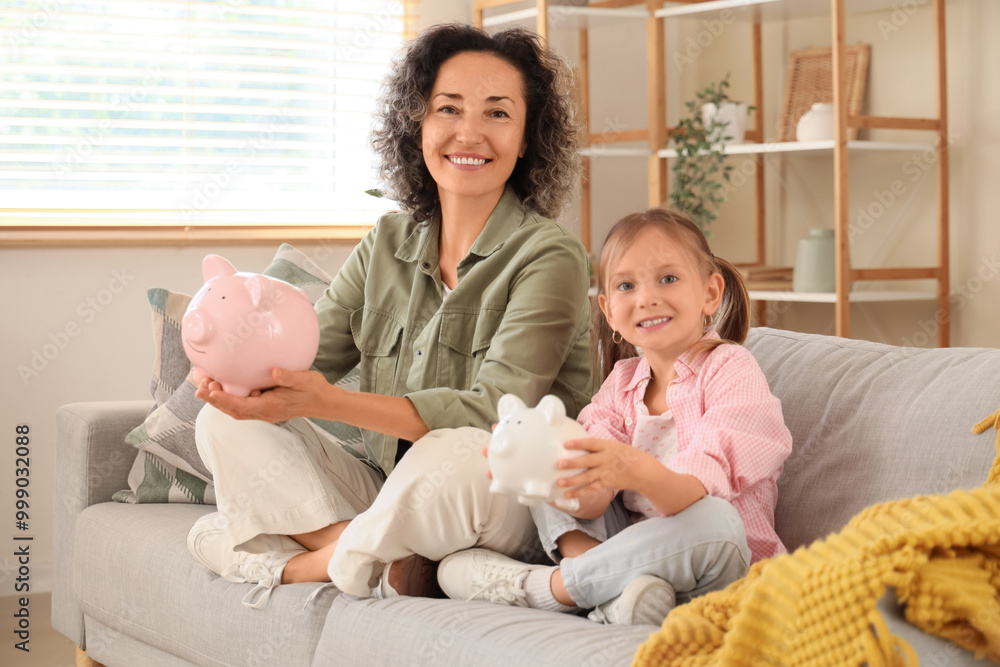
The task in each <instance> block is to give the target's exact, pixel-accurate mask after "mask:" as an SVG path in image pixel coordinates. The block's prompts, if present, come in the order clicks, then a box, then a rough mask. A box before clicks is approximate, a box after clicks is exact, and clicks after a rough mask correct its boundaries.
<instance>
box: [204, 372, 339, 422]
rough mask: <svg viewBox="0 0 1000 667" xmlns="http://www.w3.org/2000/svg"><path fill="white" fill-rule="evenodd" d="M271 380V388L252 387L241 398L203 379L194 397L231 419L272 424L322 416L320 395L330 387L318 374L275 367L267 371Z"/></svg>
mask: <svg viewBox="0 0 1000 667" xmlns="http://www.w3.org/2000/svg"><path fill="white" fill-rule="evenodd" d="M271 379H273V380H274V382H275V385H276V386H275V387H274V388H273V389H267V390H264V391H260V390H255V391H253V392H251V394H250V395H249V396H247V397H246V398H243V397H240V396H234V395H232V394H228V393H226V392H225V391H223V389H222V385H221V384H219V383H218V382H216V381H215V380H212V379H211V378H205V379H203V380H202V381H201V383H200V384H199V385H198V390H197V391H196V392H195V396H197V397H198V398H200V399H201V400H203V401H205V402H206V403H209V404H210V405H212V406H214V407H216V408H218V409H219V410H221V411H222V412H225V413H226V414H227V415H229V416H230V417H232V418H234V419H258V420H261V421H266V422H271V423H272V424H276V423H278V422H283V421H287V420H289V419H291V418H292V417H322V416H323V412H324V407H325V401H324V398H325V397H326V396H328V394H329V393H330V392H331V390H333V389H334V387H333V386H332V385H331V384H330V383H329V382H327V381H326V378H325V377H323V374H322V373H317V372H316V371H289V370H285V369H283V368H275V369H273V370H272V371H271Z"/></svg>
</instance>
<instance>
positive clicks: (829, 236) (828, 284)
mask: <svg viewBox="0 0 1000 667" xmlns="http://www.w3.org/2000/svg"><path fill="white" fill-rule="evenodd" d="M836 257H837V255H836V249H835V245H834V233H833V230H832V229H812V230H810V231H809V236H807V237H805V238H804V239H802V240H801V241H799V246H798V251H797V252H796V254H795V267H794V268H793V269H792V291H793V292H834V291H836V289H837V281H836V276H837V268H836V267H837V263H836Z"/></svg>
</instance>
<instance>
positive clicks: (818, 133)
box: [795, 102, 833, 141]
mask: <svg viewBox="0 0 1000 667" xmlns="http://www.w3.org/2000/svg"><path fill="white" fill-rule="evenodd" d="M795 139H796V141H829V140H830V139H833V105H832V104H827V103H826V102H817V103H815V104H813V105H812V108H811V109H809V111H807V112H805V113H804V114H802V117H801V118H799V123H798V125H796V126H795Z"/></svg>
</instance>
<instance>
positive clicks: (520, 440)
mask: <svg viewBox="0 0 1000 667" xmlns="http://www.w3.org/2000/svg"><path fill="white" fill-rule="evenodd" d="M497 412H498V413H499V417H500V421H499V422H498V423H497V427H496V428H495V429H494V430H493V435H492V437H491V438H490V444H489V447H488V449H487V458H489V461H490V473H491V474H492V475H493V483H492V484H491V485H490V491H492V492H493V493H508V494H516V495H517V500H518V502H520V503H521V504H522V505H540V504H542V503H543V502H554V503H555V504H556V506H557V507H559V508H561V509H566V510H578V509H580V500H579V499H577V498H566V492H567V491H569V490H570V489H569V488H564V487H560V486H557V485H556V482H557V481H558V480H559V478H560V477H570V476H572V475H578V474H579V473H581V472H583V471H582V470H578V469H566V470H560V469H559V468H558V467H557V465H558V463H559V461H560V460H561V459H564V458H568V457H571V456H580V455H582V454H586V453H587V452H585V451H584V450H581V449H566V448H565V447H564V446H563V444H564V443H565V442H566V441H567V440H573V439H576V438H586V437H587V431H586V430H584V428H583V427H582V426H580V424H578V423H577V422H576V421H575V420H573V419H570V418H569V417H567V416H566V407H565V406H564V405H563V403H562V401H560V400H559V398H558V397H556V396H546V397H544V398H543V399H542V400H541V401H539V402H538V407H535V408H529V407H528V406H526V405H525V404H524V401H522V400H521V399H520V398H518V397H517V396H515V395H514V394H504V395H503V396H501V397H500V402H499V403H498V404H497Z"/></svg>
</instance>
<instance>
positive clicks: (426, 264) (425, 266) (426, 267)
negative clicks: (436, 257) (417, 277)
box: [420, 262, 431, 270]
mask: <svg viewBox="0 0 1000 667" xmlns="http://www.w3.org/2000/svg"><path fill="white" fill-rule="evenodd" d="M420 268H422V269H425V270H426V269H429V268H431V263H430V262H421V263H420Z"/></svg>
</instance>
